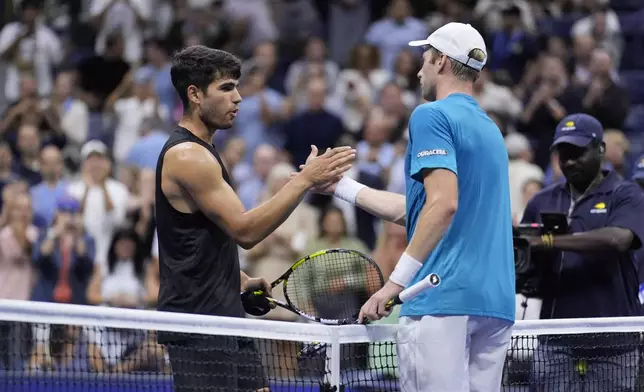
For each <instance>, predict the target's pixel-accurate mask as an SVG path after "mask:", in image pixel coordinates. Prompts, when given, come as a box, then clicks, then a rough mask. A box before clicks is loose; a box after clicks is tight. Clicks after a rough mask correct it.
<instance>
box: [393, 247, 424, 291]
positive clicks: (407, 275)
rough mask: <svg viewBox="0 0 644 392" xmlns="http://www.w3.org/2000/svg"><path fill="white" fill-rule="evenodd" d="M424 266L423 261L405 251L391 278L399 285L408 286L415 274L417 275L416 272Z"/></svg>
mask: <svg viewBox="0 0 644 392" xmlns="http://www.w3.org/2000/svg"><path fill="white" fill-rule="evenodd" d="M422 266H423V263H421V262H420V261H418V260H416V259H414V258H413V257H411V256H410V255H408V254H407V252H405V253H403V254H402V256H400V259H399V260H398V264H396V268H394V271H393V272H392V273H391V275H390V276H389V280H391V281H392V282H394V283H395V284H397V285H399V286H402V287H407V286H409V282H411V280H412V279H414V276H416V273H417V272H418V270H419V269H420V268H421V267H422Z"/></svg>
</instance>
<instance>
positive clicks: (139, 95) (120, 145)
mask: <svg viewBox="0 0 644 392" xmlns="http://www.w3.org/2000/svg"><path fill="white" fill-rule="evenodd" d="M132 86H133V89H132V90H133V94H132V96H131V97H128V98H121V97H120V96H119V95H120V94H121V93H122V92H123V91H124V90H122V89H120V88H119V89H117V90H116V91H115V92H114V93H112V95H111V96H110V97H109V98H108V99H107V105H106V106H107V109H108V110H113V111H114V113H115V114H116V117H117V121H118V125H117V127H116V131H115V133H114V158H115V159H116V162H117V163H119V164H120V163H122V162H123V161H124V160H125V159H126V158H127V154H128V152H129V151H130V149H131V148H132V146H134V144H135V143H136V142H137V141H138V140H139V138H140V137H141V124H142V123H143V119H145V118H158V119H161V120H162V121H164V122H165V121H166V120H167V119H168V118H169V112H168V109H167V108H166V107H165V106H162V105H160V103H159V98H158V97H157V95H156V93H155V91H154V71H153V70H152V69H151V68H139V69H138V70H137V71H136V72H134V75H133V77H132Z"/></svg>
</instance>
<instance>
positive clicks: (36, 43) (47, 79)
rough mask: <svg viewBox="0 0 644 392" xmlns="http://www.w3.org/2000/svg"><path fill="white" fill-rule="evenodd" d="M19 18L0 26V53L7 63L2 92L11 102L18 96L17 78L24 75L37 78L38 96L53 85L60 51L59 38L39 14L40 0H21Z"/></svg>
mask: <svg viewBox="0 0 644 392" xmlns="http://www.w3.org/2000/svg"><path fill="white" fill-rule="evenodd" d="M20 8H21V20H19V21H15V22H11V23H9V24H7V25H5V26H4V27H3V28H2V30H0V57H1V58H2V60H4V61H6V62H7V63H8V64H9V67H8V68H7V75H6V79H5V87H4V95H5V97H6V98H7V99H8V100H9V101H10V102H16V101H18V99H19V98H20V95H19V91H20V88H19V86H20V82H21V79H22V77H23V76H24V75H32V77H33V78H35V81H36V91H37V96H39V97H46V96H48V95H49V94H50V93H51V90H52V86H53V77H52V68H53V67H55V66H57V65H58V64H60V62H61V60H62V55H63V50H62V49H63V48H62V45H61V41H60V39H59V38H58V36H57V35H56V33H54V31H52V30H51V29H50V28H49V27H48V26H47V25H46V24H45V23H44V22H43V19H42V18H41V12H42V1H40V0H22V1H21V2H20Z"/></svg>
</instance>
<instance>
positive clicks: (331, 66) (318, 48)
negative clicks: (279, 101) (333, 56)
mask: <svg viewBox="0 0 644 392" xmlns="http://www.w3.org/2000/svg"><path fill="white" fill-rule="evenodd" d="M326 55H327V53H326V43H325V42H324V41H323V40H322V39H321V38H318V37H311V38H309V39H308V42H307V43H306V47H305V48H304V57H303V58H302V59H301V60H296V61H295V62H294V63H293V64H291V66H290V67H289V69H288V72H287V74H286V82H285V83H286V84H285V87H286V92H287V93H288V95H290V96H293V97H294V99H295V100H299V99H302V98H303V99H306V94H304V95H300V94H302V93H303V92H304V93H305V92H306V84H307V82H308V81H309V80H310V79H311V77H312V76H319V77H322V78H324V82H325V83H326V86H327V90H329V89H331V88H333V87H335V83H336V80H337V78H338V73H339V72H340V69H339V68H338V65H337V64H336V63H334V62H333V61H331V60H328V59H327V57H326ZM328 92H331V91H327V93H328Z"/></svg>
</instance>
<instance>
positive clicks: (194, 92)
mask: <svg viewBox="0 0 644 392" xmlns="http://www.w3.org/2000/svg"><path fill="white" fill-rule="evenodd" d="M187 93H188V99H189V100H190V101H191V102H192V103H194V104H195V105H199V104H201V100H202V99H203V93H202V92H201V90H200V89H199V87H197V86H195V85H192V84H191V85H190V86H188V91H187Z"/></svg>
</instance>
